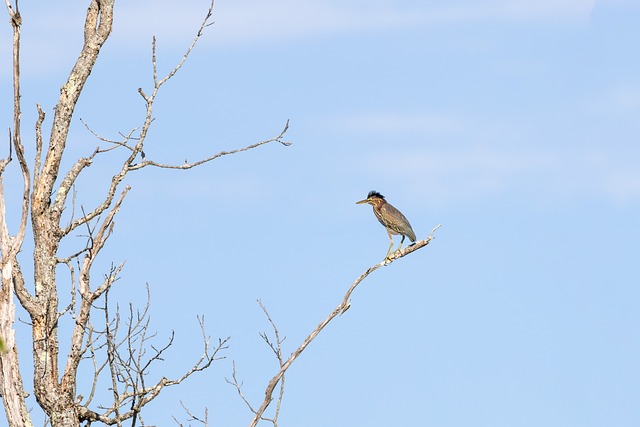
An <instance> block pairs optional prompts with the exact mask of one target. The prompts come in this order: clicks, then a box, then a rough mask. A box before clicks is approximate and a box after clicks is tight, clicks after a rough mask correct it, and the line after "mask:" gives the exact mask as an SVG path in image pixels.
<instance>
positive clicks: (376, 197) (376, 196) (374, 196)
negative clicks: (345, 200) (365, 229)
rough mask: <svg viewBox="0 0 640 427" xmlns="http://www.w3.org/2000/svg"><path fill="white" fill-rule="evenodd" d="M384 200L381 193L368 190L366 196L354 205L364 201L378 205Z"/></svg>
mask: <svg viewBox="0 0 640 427" xmlns="http://www.w3.org/2000/svg"><path fill="white" fill-rule="evenodd" d="M385 202H386V201H385V200H384V196H383V195H382V194H380V193H378V192H377V191H369V194H367V198H366V199H364V200H360V201H359V202H356V205H362V204H365V203H366V204H368V205H372V206H379V205H381V204H383V203H385Z"/></svg>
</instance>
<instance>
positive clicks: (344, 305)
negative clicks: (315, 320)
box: [234, 225, 440, 427]
mask: <svg viewBox="0 0 640 427" xmlns="http://www.w3.org/2000/svg"><path fill="white" fill-rule="evenodd" d="M438 228H440V225H438V226H436V227H435V228H434V229H433V230H431V233H430V234H429V236H427V238H426V239H424V240H418V241H417V242H415V243H414V244H412V245H410V246H408V247H406V248H404V249H402V250H399V251H396V252H394V253H392V254H390V255H389V257H388V258H386V259H385V260H383V261H382V262H379V263H378V264H376V265H374V266H372V267H369V268H368V269H367V270H366V271H365V272H364V273H362V274H361V275H360V276H359V277H358V278H357V279H356V280H355V281H354V282H353V284H352V285H351V286H350V287H349V289H348V290H347V292H346V294H345V296H344V298H343V299H342V302H341V303H340V304H339V305H338V306H337V307H336V308H335V309H334V310H333V311H332V312H331V313H330V314H329V315H328V316H327V317H326V318H325V319H324V320H323V321H322V322H320V324H318V326H316V328H315V329H314V330H313V331H312V332H311V333H310V334H309V335H308V336H307V338H305V340H304V341H303V342H302V344H300V346H299V347H298V348H297V349H296V350H295V351H294V352H293V353H291V355H290V356H289V358H288V359H287V360H286V361H285V362H284V364H282V365H281V367H280V370H279V371H278V373H277V374H276V375H275V376H274V377H273V378H272V379H271V381H269V384H268V385H267V388H266V390H265V393H264V394H265V398H264V400H263V402H262V404H261V405H260V407H259V408H258V409H257V410H256V411H252V412H253V413H254V417H253V419H252V420H251V422H250V423H249V426H250V427H255V426H256V425H257V424H258V422H259V421H260V420H264V418H263V415H264V412H265V410H266V409H267V407H268V406H269V404H270V403H271V401H272V400H273V392H274V390H275V388H276V386H277V385H278V383H279V382H280V381H282V380H283V378H284V374H285V372H286V371H287V369H289V367H290V366H291V365H292V364H293V362H295V360H296V359H297V358H298V357H299V356H300V354H302V352H303V351H304V350H305V349H306V348H307V346H308V345H309V344H311V342H312V341H313V340H314V339H315V337H316V336H318V334H319V333H320V332H321V331H322V330H323V329H324V328H325V326H327V325H328V324H329V322H331V321H332V320H333V319H334V318H336V317H337V316H339V315H340V314H342V313H344V312H345V311H347V310H348V309H349V307H350V306H351V300H350V298H351V294H352V293H353V291H355V289H356V287H357V286H358V285H359V284H360V283H361V282H362V281H363V280H364V279H365V278H366V277H367V276H368V275H369V274H371V273H372V272H374V271H375V270H377V269H378V268H380V267H382V266H385V265H389V264H391V263H392V262H394V261H395V260H397V259H399V258H403V257H405V256H406V255H409V254H410V253H412V252H415V251H417V250H419V249H421V248H423V247H425V246H427V245H428V244H429V243H431V241H432V240H433V239H434V238H435V236H434V233H435V231H436V230H437V229H438ZM234 377H235V375H234ZM238 391H239V390H238Z"/></svg>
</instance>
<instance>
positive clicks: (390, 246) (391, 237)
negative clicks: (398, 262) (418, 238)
mask: <svg viewBox="0 0 640 427" xmlns="http://www.w3.org/2000/svg"><path fill="white" fill-rule="evenodd" d="M387 234H388V235H389V249H388V250H387V255H386V256H385V257H384V259H389V254H390V253H391V249H393V236H392V235H391V233H389V231H388V230H387Z"/></svg>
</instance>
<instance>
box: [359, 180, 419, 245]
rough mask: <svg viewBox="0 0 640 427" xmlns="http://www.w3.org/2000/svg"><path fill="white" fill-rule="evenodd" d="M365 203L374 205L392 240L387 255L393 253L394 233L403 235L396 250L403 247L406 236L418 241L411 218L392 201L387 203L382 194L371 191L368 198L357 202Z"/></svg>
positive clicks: (374, 209)
mask: <svg viewBox="0 0 640 427" xmlns="http://www.w3.org/2000/svg"><path fill="white" fill-rule="evenodd" d="M364 203H366V204H368V205H371V206H372V207H373V213H374V214H375V215H376V218H378V221H380V224H382V225H384V228H385V229H386V230H387V234H389V240H391V242H390V244H389V250H388V251H387V257H388V256H389V254H390V253H391V248H393V236H392V235H393V234H396V235H401V236H402V240H400V245H399V246H398V249H396V250H400V248H402V243H403V242H404V238H405V236H406V237H408V238H409V240H411V241H412V242H415V241H416V234H415V233H414V232H413V229H412V228H411V224H409V220H407V218H405V216H404V215H402V212H400V211H399V210H398V209H396V208H394V207H393V206H392V205H391V204H390V203H387V201H386V200H385V198H384V196H383V195H382V194H380V193H378V192H377V191H370V192H369V194H368V195H367V198H366V199H364V200H360V201H359V202H357V203H356V204H358V205H359V204H364Z"/></svg>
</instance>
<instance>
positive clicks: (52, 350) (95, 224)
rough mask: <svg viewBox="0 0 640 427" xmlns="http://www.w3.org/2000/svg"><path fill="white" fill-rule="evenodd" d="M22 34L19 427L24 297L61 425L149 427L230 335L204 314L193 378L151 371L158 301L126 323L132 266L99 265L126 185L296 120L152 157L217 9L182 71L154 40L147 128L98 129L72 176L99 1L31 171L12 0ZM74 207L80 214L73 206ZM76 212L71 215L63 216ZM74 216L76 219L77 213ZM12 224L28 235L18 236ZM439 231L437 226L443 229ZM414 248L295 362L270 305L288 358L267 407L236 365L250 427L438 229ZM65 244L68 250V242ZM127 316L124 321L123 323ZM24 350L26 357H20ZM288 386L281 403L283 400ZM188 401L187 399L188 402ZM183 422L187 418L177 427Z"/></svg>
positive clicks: (43, 385) (12, 260) (48, 409)
mask: <svg viewBox="0 0 640 427" xmlns="http://www.w3.org/2000/svg"><path fill="white" fill-rule="evenodd" d="M5 2H6V8H7V11H8V15H9V18H10V23H11V26H12V28H13V89H14V91H13V124H12V127H11V129H10V130H9V135H8V142H9V149H8V153H7V156H6V158H3V159H0V272H1V275H2V287H1V288H0V392H1V395H2V401H3V405H4V409H5V413H6V417H7V420H8V423H9V426H11V427H14V426H15V427H17V426H31V425H33V423H32V420H31V417H30V413H29V410H28V408H27V405H26V400H25V399H26V398H27V393H26V391H25V388H24V383H23V378H22V374H21V371H20V369H19V363H18V362H19V354H18V345H17V343H16V335H15V330H14V327H13V324H14V322H15V321H16V305H15V304H16V300H17V301H18V302H19V304H20V305H21V306H22V307H23V308H24V310H25V311H26V312H27V313H28V315H29V320H30V325H31V329H32V349H31V350H32V354H33V368H34V372H33V387H34V395H35V398H36V400H37V403H38V405H39V406H40V407H41V408H42V410H43V411H44V413H45V414H46V416H47V418H48V422H49V423H50V424H51V425H52V426H53V427H58V426H61V427H63V426H64V427H67V426H79V425H80V424H81V423H86V425H90V424H92V423H94V422H99V423H102V424H107V425H117V426H121V425H123V423H124V422H125V421H126V422H127V424H128V425H129V424H130V425H132V426H135V425H144V420H143V418H142V410H143V408H144V407H145V405H147V404H148V403H149V402H151V401H152V400H153V399H155V398H156V397H157V396H158V395H159V394H160V393H161V392H162V390H164V389H165V388H167V387H169V386H173V385H178V384H180V383H181V382H182V381H184V380H185V379H186V378H188V377H189V376H191V375H193V374H195V373H197V372H201V371H203V370H205V369H207V368H208V367H209V366H211V364H212V363H213V362H214V361H216V360H218V359H220V358H222V357H224V356H223V354H222V351H223V350H225V349H226V347H227V340H228V339H219V340H218V341H217V342H216V343H214V344H213V345H212V343H211V341H210V338H209V337H208V336H207V335H206V332H205V324H204V318H199V321H200V328H201V330H202V353H201V355H200V357H198V358H196V360H195V361H194V363H193V364H192V365H191V366H190V367H188V368H187V369H186V370H185V371H184V373H183V374H182V375H180V376H178V377H176V378H166V377H164V376H163V377H161V378H157V379H151V377H150V376H149V367H150V366H151V365H153V364H155V363H156V362H158V361H161V360H162V359H163V358H164V356H165V353H166V351H167V350H168V349H169V348H170V347H171V345H172V343H173V335H171V336H169V338H168V340H167V341H166V342H164V343H162V344H160V345H158V344H156V342H155V339H156V337H155V335H154V334H152V333H151V330H150V328H149V316H148V309H149V299H147V303H146V305H145V306H144V307H143V308H142V309H136V308H134V307H133V306H132V305H130V306H129V307H128V310H126V313H125V314H124V315H122V313H121V311H120V309H119V308H118V307H117V306H116V307H115V308H114V307H113V305H112V304H111V303H110V301H109V295H110V291H111V289H112V287H113V285H114V284H115V283H116V282H117V280H118V278H119V275H120V273H121V271H122V268H123V265H122V264H117V265H116V264H114V265H112V266H111V268H110V269H109V271H108V272H107V273H106V274H104V275H103V276H102V277H101V279H100V280H97V281H96V279H95V278H96V277H100V276H99V275H98V274H92V272H93V271H94V270H95V269H96V268H95V265H96V263H95V261H96V260H97V259H99V257H100V255H101V253H102V250H103V249H104V248H105V245H106V243H107V241H108V240H109V237H110V236H111V235H112V233H113V230H114V220H115V217H116V215H117V214H118V212H119V211H120V208H121V206H122V203H123V201H124V199H125V197H126V196H127V194H128V192H129V187H128V186H127V185H125V183H124V182H125V178H126V177H127V176H128V175H129V174H130V173H131V172H134V171H137V170H140V169H144V168H147V167H156V168H164V169H181V170H184V169H190V168H193V167H196V166H199V165H203V164H205V163H208V162H211V161H212V160H215V159H217V158H219V157H222V156H225V155H228V154H235V153H239V152H242V151H246V150H251V149H254V148H257V147H259V146H262V145H265V144H269V143H272V142H277V143H280V144H283V145H289V143H288V142H286V141H284V139H283V138H284V135H285V133H286V132H287V130H288V122H287V124H285V126H284V129H283V130H282V131H281V132H280V133H279V134H278V135H276V136H275V137H273V138H270V139H267V140H264V141H260V142H257V143H254V144H251V145H248V146H245V147H242V148H237V149H233V150H229V151H222V152H219V153H216V154H213V155H211V156H209V157H207V158H204V159H201V160H198V161H195V162H192V163H189V162H185V163H181V164H165V163H160V162H156V161H154V160H153V159H149V158H147V157H146V156H145V152H144V145H145V143H146V142H147V134H148V131H149V129H150V127H151V125H152V123H153V120H152V118H153V114H152V113H153V108H154V103H155V100H156V98H157V95H158V93H159V91H160V89H161V87H162V86H163V85H164V84H165V83H167V82H168V81H169V80H170V79H171V78H172V77H173V76H174V75H175V74H176V73H177V72H178V71H179V70H180V69H181V68H182V66H183V64H184V63H185V61H186V60H187V58H188V56H189V55H190V53H191V51H192V49H193V48H194V46H195V45H196V43H197V42H198V40H199V38H200V37H201V36H202V34H203V31H204V30H205V29H206V28H207V27H208V26H209V25H210V20H211V17H212V13H213V1H212V2H211V5H210V7H209V9H208V11H207V13H206V14H205V17H204V19H203V21H202V23H201V25H200V27H199V28H198V31H197V33H196V36H195V37H194V39H193V42H192V44H191V45H190V46H189V47H188V49H187V50H186V52H185V54H184V55H183V56H182V58H181V60H180V61H179V62H178V63H177V65H176V66H175V67H174V68H173V69H172V70H171V71H170V72H169V73H168V74H167V75H166V76H164V77H159V76H158V71H157V66H156V41H155V39H154V40H153V41H152V46H151V48H152V59H151V62H152V66H153V87H152V88H151V89H150V90H148V91H146V92H145V91H144V90H143V89H139V90H138V92H139V94H140V96H141V98H142V101H143V102H144V103H145V105H146V113H145V115H144V116H143V117H142V123H141V125H140V126H139V127H137V128H135V129H132V130H130V131H129V132H128V133H123V134H121V137H120V138H119V139H111V138H106V137H103V136H101V135H99V134H97V133H96V132H95V131H93V130H92V129H91V128H90V127H89V126H87V125H85V126H86V127H87V129H88V130H89V131H90V132H92V133H93V134H94V135H95V137H96V138H97V139H98V140H99V142H100V143H101V144H106V147H104V146H103V147H102V148H101V147H97V148H95V149H94V150H93V151H92V152H91V153H89V154H88V155H87V156H86V157H81V158H79V159H77V160H76V161H75V162H74V163H73V164H72V165H71V167H69V168H68V169H67V170H62V169H61V160H62V156H63V154H64V152H65V150H66V145H67V137H68V135H69V130H70V126H71V122H72V117H73V114H74V110H75V108H76V104H77V102H78V100H79V98H80V95H81V94H82V91H83V88H84V85H85V83H86V82H87V79H88V78H89V75H90V73H91V71H92V69H93V67H94V65H95V63H96V61H97V59H98V56H99V54H100V51H101V48H102V46H103V44H104V43H105V41H106V40H107V39H108V37H109V36H110V34H111V29H112V24H113V19H114V15H113V10H114V2H115V0H89V8H88V10H87V14H86V18H85V25H84V43H83V47H82V50H81V52H80V54H79V56H78V58H77V60H76V62H75V65H74V66H73V68H72V70H71V72H70V74H69V76H68V78H67V80H66V82H65V83H64V85H63V86H62V89H61V91H60V97H59V99H58V101H57V104H56V106H55V112H54V116H53V119H52V126H51V131H50V134H49V135H48V142H47V143H46V144H45V142H44V138H43V123H44V122H45V118H46V117H45V113H44V111H43V109H42V108H41V107H40V105H37V107H36V109H37V113H38V116H37V120H36V123H35V141H34V142H33V144H34V147H35V158H34V160H33V162H32V163H31V164H30V163H29V162H28V161H27V159H26V158H25V150H24V144H23V141H22V138H21V132H20V130H21V111H22V110H21V108H22V107H21V101H20V83H21V80H20V29H21V23H22V19H21V16H20V11H19V9H18V1H17V0H15V3H14V4H12V2H11V0H5ZM114 151H115V152H116V153H118V154H120V163H119V164H117V165H115V166H114V168H115V170H114V173H113V176H112V178H111V179H110V180H108V181H107V182H105V189H104V195H103V197H102V199H101V200H100V201H99V202H98V203H97V204H96V205H95V206H93V207H92V208H89V209H85V208H84V207H80V209H75V203H74V190H73V189H74V184H75V183H76V181H77V179H78V178H79V177H80V176H84V175H83V174H86V170H87V167H88V166H90V165H91V164H92V162H93V161H94V160H95V159H96V158H98V157H99V156H101V155H102V154H104V153H106V152H114ZM14 155H15V158H16V159H17V163H18V166H19V171H20V173H21V175H22V200H21V203H20V207H19V209H18V208H14V207H9V208H10V209H15V210H16V211H17V210H19V211H20V216H19V221H18V223H17V224H9V223H8V216H7V206H6V204H5V191H4V187H3V179H4V177H5V173H4V172H5V171H6V170H7V168H8V167H9V166H10V164H11V163H12V161H13V160H14ZM68 208H71V209H68ZM65 209H67V210H68V211H70V212H71V214H70V218H66V217H65V218H64V219H63V217H62V214H63V212H64V211H65ZM67 216H68V215H67ZM29 220H30V221H31V230H30V231H29V232H30V233H32V236H31V237H32V238H33V246H34V249H33V256H32V258H31V259H30V261H31V260H32V262H33V281H31V280H28V279H27V278H26V277H25V275H24V274H23V269H22V265H21V263H20V261H19V258H18V254H19V253H20V251H21V250H22V245H23V242H24V241H25V238H26V236H27V232H28V230H29V228H28V221H29ZM10 228H16V229H17V231H16V232H15V233H14V234H12V233H10V231H9V229H10ZM436 229H437V227H436ZM434 231H435V229H434V230H433V231H432V232H431V234H430V235H429V236H428V237H427V238H426V239H425V240H420V241H418V242H416V243H415V244H414V245H412V246H409V247H408V248H405V249H404V250H402V251H397V252H395V253H394V254H392V255H390V256H389V257H388V258H386V259H385V260H384V261H382V262H380V263H378V264H376V265H374V266H372V267H371V268H369V269H367V270H366V271H365V272H364V273H362V275H360V276H359V277H358V278H357V279H356V280H355V281H354V282H353V284H352V285H351V286H350V287H349V288H348V290H347V292H346V294H345V296H344V298H343V300H342V301H341V302H340V304H339V305H338V306H337V307H336V308H335V309H334V310H333V311H332V312H331V313H329V315H328V316H327V317H326V318H325V319H324V320H323V321H322V322H320V323H319V324H318V326H317V327H316V328H315V329H314V330H313V331H312V332H311V333H310V334H309V335H308V336H307V338H306V339H305V340H304V341H303V342H302V343H301V344H300V345H299V346H298V347H297V348H295V350H294V351H293V352H292V353H291V354H290V355H289V356H288V357H285V355H284V354H283V342H284V337H281V335H280V332H279V330H278V328H277V327H276V324H275V322H274V321H273V320H272V318H271V316H270V315H269V313H268V311H267V309H266V307H265V306H264V305H262V303H261V302H260V307H261V308H262V310H263V311H264V313H265V315H266V317H267V320H268V321H269V323H270V325H271V328H272V330H273V333H272V335H273V338H270V335H269V334H267V333H263V334H261V336H262V338H263V340H264V341H265V342H266V344H267V345H268V346H269V348H270V349H271V350H272V352H273V354H274V355H275V357H276V359H277V362H278V370H277V372H276V374H275V375H274V376H273V378H272V379H271V380H270V381H269V383H268V384H267V386H266V389H265V397H264V400H263V401H261V402H259V404H257V405H253V404H252V403H251V402H249V401H248V400H247V399H246V398H245V397H244V395H243V392H242V382H241V381H239V380H238V376H237V373H236V370H235V365H234V369H233V374H232V379H228V380H227V381H228V382H229V383H230V384H231V385H232V386H233V387H235V389H236V391H237V393H238V395H239V396H240V397H241V398H242V400H243V401H244V403H245V404H246V405H247V407H248V409H249V410H250V412H251V421H250V423H249V425H250V426H255V425H257V424H258V423H259V422H260V421H266V422H270V423H272V424H273V426H274V427H277V423H278V416H279V414H280V408H281V403H282V399H283V396H284V391H285V388H284V385H285V373H286V372H287V370H288V369H289V367H290V366H291V365H292V364H293V363H294V362H295V360H297V358H298V357H299V356H300V355H301V354H302V352H303V351H305V349H306V348H307V347H308V345H309V344H310V343H311V342H312V341H313V340H314V339H315V337H316V336H317V335H318V334H319V333H320V332H321V331H322V330H323V329H324V328H325V327H326V326H327V325H328V324H329V323H330V322H331V321H332V320H333V319H335V318H336V317H338V316H339V315H341V314H343V313H345V312H346V311H347V310H348V309H349V307H350V304H351V302H350V296H351V294H352V293H353V291H354V290H355V288H356V287H357V286H358V285H359V284H360V283H361V282H362V281H363V280H364V279H365V278H366V277H367V276H368V275H369V274H370V273H372V272H373V271H375V270H376V269H378V268H380V267H382V266H384V265H387V264H389V263H391V262H394V261H395V260H397V259H399V258H402V257H404V256H406V255H409V254H411V253H413V252H415V251H417V250H419V249H421V248H423V247H425V246H426V245H428V244H429V242H430V241H431V240H432V239H433V232H434ZM74 232H75V233H79V232H81V233H82V234H83V235H85V236H86V244H85V245H84V247H82V248H80V249H78V250H76V251H75V252H72V253H70V254H62V253H61V252H63V251H62V250H61V247H62V246H61V245H62V244H63V242H65V241H66V240H67V239H68V238H69V237H70V236H71V234H72V233H74ZM65 247H66V246H65ZM59 269H66V271H67V272H68V277H69V281H68V282H64V283H60V280H58V278H57V275H56V273H57V272H58V271H59ZM68 291H70V292H71V301H70V303H69V304H68V305H65V306H63V307H61V302H60V300H61V298H60V295H61V292H68ZM121 316H122V317H121ZM63 322H64V323H65V325H67V326H68V327H69V328H70V331H71V332H70V333H71V335H70V337H69V340H68V341H69V342H70V344H69V346H68V348H61V346H60V340H59V333H60V332H59V331H60V329H59V325H60V324H61V323H63ZM64 341H67V340H66V339H65V340H64ZM21 350H22V351H23V352H24V351H26V350H25V349H21ZM81 366H82V367H84V369H85V370H84V371H83V372H85V371H86V370H87V368H86V367H87V366H88V367H89V368H88V371H89V372H91V373H92V375H90V377H92V378H91V381H90V386H89V387H88V388H87V389H86V390H83V391H84V393H80V392H79V391H78V377H79V372H80V368H81ZM278 386H279V391H278V394H277V398H274V393H276V388H278ZM100 388H101V389H102V390H109V393H110V394H111V396H110V400H109V401H108V402H102V401H99V400H100V399H101V398H102V397H103V396H100V397H99V396H98V395H99V394H100V393H98V391H99V389H100ZM274 399H276V400H277V404H276V405H275V409H274V410H273V414H272V415H269V416H267V415H265V413H266V410H267V409H268V408H269V407H270V405H271V403H272V401H273V400H274ZM181 403H182V402H181ZM183 407H184V408H185V410H186V411H187V415H188V416H189V421H190V422H197V423H201V424H204V425H208V413H207V412H206V411H205V415H204V416H203V417H198V416H195V415H193V413H192V412H190V410H189V409H188V408H187V406H185V405H184V404H183ZM176 421H177V420H176Z"/></svg>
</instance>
